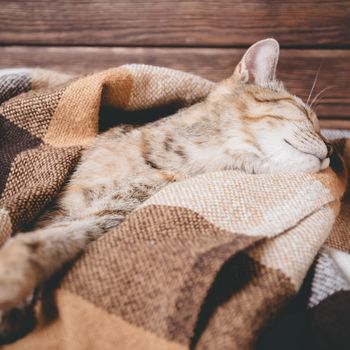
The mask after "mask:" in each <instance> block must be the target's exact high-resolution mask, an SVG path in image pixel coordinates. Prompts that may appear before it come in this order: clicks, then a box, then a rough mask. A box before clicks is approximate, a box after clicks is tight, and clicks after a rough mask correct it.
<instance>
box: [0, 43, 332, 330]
mask: <svg viewBox="0 0 350 350" xmlns="http://www.w3.org/2000/svg"><path fill="white" fill-rule="evenodd" d="M278 56H279V45H278V43H277V41H276V40H274V39H266V40H262V41H259V42H257V43H256V44H254V45H253V46H251V47H250V48H249V49H248V50H247V52H246V53H245V55H244V56H243V58H242V60H241V61H240V63H239V64H238V65H237V67H236V69H235V71H234V73H233V75H232V76H231V77H229V78H228V79H226V80H224V81H222V82H220V83H218V84H216V86H215V87H214V88H213V90H212V91H211V93H210V94H209V96H208V97H207V98H206V99H205V100H203V101H202V102H199V103H197V104H195V105H193V106H191V107H188V108H184V109H182V110H180V111H178V112H177V113H176V114H174V115H172V116H170V117H166V118H163V119H161V120H158V121H155V122H152V123H149V124H146V125H144V126H141V127H135V128H132V127H130V126H126V125H122V126H118V127H115V128H113V129H111V130H109V131H108V132H106V133H104V134H102V135H100V136H99V137H98V138H97V139H96V142H95V144H94V145H93V146H92V147H91V148H90V149H88V150H86V151H85V153H84V154H83V156H82V158H81V161H80V163H79V165H78V167H77V169H76V170H75V172H74V174H73V175H72V177H71V179H70V182H69V183H68V184H67V185H66V186H65V188H64V190H63V192H62V194H61V195H60V197H59V198H58V201H57V206H58V210H56V211H54V212H52V213H51V214H50V215H49V216H48V217H47V218H46V219H45V220H42V221H41V222H40V224H39V226H38V227H37V228H36V229H35V231H33V232H30V233H25V234H17V235H16V236H15V237H13V238H11V239H10V240H8V242H7V243H6V244H5V246H4V247H3V248H2V249H1V251H0V309H1V310H3V314H2V325H0V332H1V331H2V332H3V333H7V332H11V331H13V329H11V327H12V326H13V327H15V326H17V325H15V323H16V322H13V323H14V324H13V325H10V326H9V319H10V317H9V316H8V315H11V310H13V308H15V307H18V305H21V303H23V302H24V301H25V300H26V299H27V298H28V296H30V295H31V293H32V292H33V290H34V289H35V288H36V286H37V285H38V284H40V283H41V282H43V281H45V280H46V279H48V278H49V277H50V276H51V275H52V274H53V273H54V272H55V271H57V270H58V269H60V268H61V267H62V266H63V265H64V264H65V263H67V262H68V261H70V260H72V259H74V258H75V257H76V256H77V255H78V254H79V253H81V252H82V251H83V250H84V248H85V247H86V245H87V244H88V243H89V242H91V241H92V240H95V239H96V238H98V237H99V236H100V235H101V234H103V233H104V232H105V231H106V230H108V229H110V228H112V227H115V226H117V225H118V224H119V223H120V222H122V221H123V220H124V218H125V216H126V215H127V214H128V213H130V212H131V211H132V210H134V209H135V208H137V207H138V206H139V205H140V204H141V203H142V202H144V201H145V200H146V199H147V198H149V197H150V196H151V195H152V194H154V193H155V192H157V191H159V190H160V189H161V188H162V187H164V186H166V185H167V184H169V183H170V182H173V181H179V180H183V179H186V178H188V177H191V176H195V175H197V174H201V173H205V172H209V171H217V170H226V169H238V170H242V171H244V172H247V173H276V172H288V173H291V172H318V171H320V170H323V169H325V168H327V167H328V165H329V148H328V147H327V145H326V143H325V141H324V140H323V138H322V136H321V135H320V128H319V124H318V120H317V117H316V115H315V113H314V112H313V111H312V110H311V108H310V107H309V106H308V105H307V104H305V103H304V102H303V101H302V100H301V99H300V98H298V97H296V96H294V95H292V94H290V93H289V92H288V91H287V90H286V89H285V88H284V87H283V85H282V83H281V82H279V81H277V80H276V79H275V71H276V66H277V61H278ZM13 327H12V328H13Z"/></svg>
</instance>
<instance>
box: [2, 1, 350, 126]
mask: <svg viewBox="0 0 350 350" xmlns="http://www.w3.org/2000/svg"><path fill="white" fill-rule="evenodd" d="M266 37H274V38H276V39H277V40H278V41H279V42H280V44H281V47H282V53H281V58H280V64H279V69H278V72H279V78H280V79H282V80H283V81H284V82H285V83H286V85H287V87H288V88H289V89H290V90H291V91H292V92H294V93H296V94H298V95H300V96H301V97H303V98H306V97H307V96H308V94H309V91H310V88H311V86H312V83H313V80H314V78H315V75H316V73H317V71H318V70H320V73H319V77H318V81H317V85H316V89H315V93H317V92H319V91H321V90H322V89H323V88H326V87H328V90H327V91H326V92H325V93H324V95H323V98H322V100H321V103H320V106H319V107H318V109H317V113H318V115H319V116H320V117H321V118H322V120H323V125H327V126H328V125H331V126H332V127H337V126H343V127H348V128H350V1H323V0H291V1H287V0H279V1H275V0H262V1H258V0H216V1H206V0H202V1H199V0H198V1H182V0H180V1H176V0H149V1H145V0H143V1H141V0H136V1H132V0H114V1H113V0H59V1H58V0H57V1H50V0H45V1H44V0H17V1H7V0H0V68H5V67H6V68H7V67H20V66H30V67H33V66H34V67H36V66H39V67H47V68H54V69H60V70H65V71H70V72H87V71H91V70H99V69H103V68H107V67H112V66H118V65H120V64H124V63H133V62H136V63H146V64H155V65H161V66H168V67H173V68H178V69H182V70H185V71H189V72H193V73H197V74H200V75H202V76H204V77H206V78H209V79H213V80H220V79H222V78H224V77H226V76H228V75H230V74H231V72H232V71H233V69H234V66H235V64H236V63H237V62H238V61H239V58H240V56H241V55H242V53H243V52H244V49H245V48H247V47H248V46H249V45H251V44H252V43H253V42H255V41H257V40H260V39H263V38H266ZM348 120H349V121H348Z"/></svg>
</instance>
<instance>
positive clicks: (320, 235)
mask: <svg viewBox="0 0 350 350" xmlns="http://www.w3.org/2000/svg"><path fill="white" fill-rule="evenodd" d="M212 84H213V83H211V82H209V81H207V80H205V79H202V78H200V77H197V76H193V75H191V74H187V73H183V72H179V71H175V70H170V69H166V68H159V67H151V66H144V65H127V66H122V67H120V68H116V69H110V70H106V71H103V72H100V73H96V74H92V75H88V76H84V77H78V78H77V77H74V78H72V77H70V76H68V75H65V74H59V73H55V72H50V71H45V70H38V69H36V70H25V69H24V70H3V71H0V101H1V106H0V162H1V168H0V242H4V241H5V240H6V239H7V238H8V237H9V236H10V235H12V234H14V233H15V232H16V231H18V230H19V229H23V228H28V227H30V225H31V223H32V222H33V221H35V220H36V218H37V217H38V216H39V215H40V213H41V212H42V211H43V210H44V209H45V208H46V207H47V205H48V204H49V203H50V202H51V201H52V200H53V199H54V198H55V196H56V195H57V193H58V192H59V190H60V188H61V186H62V185H63V184H64V182H65V181H66V180H67V178H68V177H69V174H70V173H71V172H72V171H73V169H74V166H75V165H76V163H77V161H78V160H79V156H80V153H81V151H82V149H83V148H85V147H88V146H89V144H90V143H91V141H92V140H93V139H94V137H95V136H96V134H97V133H98V131H99V128H100V129H101V128H103V125H102V123H101V120H104V122H105V123H107V124H108V125H110V124H113V123H118V122H120V121H122V120H123V121H125V119H128V118H130V120H132V121H133V122H135V121H136V122H139V121H140V119H142V118H145V116H146V118H149V119H152V118H155V117H157V116H158V115H159V114H162V113H163V114H166V113H168V112H169V109H167V108H168V107H169V106H170V107H171V106H172V107H171V108H174V106H176V107H178V106H181V105H187V104H191V103H194V102H196V101H198V100H200V99H202V98H203V97H205V96H206V95H207V94H208V92H209V91H210V89H211V87H212ZM170 107H169V108H170ZM171 108H170V109H171ZM106 110H107V113H106ZM132 111H134V112H132ZM167 111H168V112H167ZM330 136H331V135H330ZM335 136H336V135H335ZM349 147H350V143H349V142H348V141H347V140H346V138H342V139H338V140H337V141H336V149H337V153H336V154H335V155H334V157H333V159H332V162H331V163H332V169H330V168H329V169H326V170H325V171H323V172H321V173H318V174H305V175H287V174H284V175H248V174H243V173H240V172H236V171H225V172H214V173H208V174H204V175H200V176H197V177H194V178H191V179H189V180H186V181H183V182H179V183H174V184H171V185H169V186H167V187H166V188H164V189H163V190H161V191H160V192H158V193H157V194H156V195H154V196H153V197H151V198H150V199H149V200H148V201H146V202H145V203H144V205H143V206H142V207H141V208H139V209H138V210H136V211H135V212H133V213H132V214H131V215H130V216H129V217H128V218H127V220H126V221H124V222H123V223H122V224H121V225H120V226H119V227H117V228H115V229H113V230H111V231H110V232H108V233H106V234H105V235H104V236H103V237H101V238H100V239H99V240H97V241H95V242H93V243H92V244H90V245H89V247H88V249H87V251H86V252H85V254H84V255H83V256H82V257H80V258H79V259H78V260H77V261H76V262H75V263H74V264H72V266H71V267H70V268H68V269H66V270H65V271H62V273H60V274H59V276H56V277H55V278H54V279H53V280H52V281H50V283H49V286H48V288H47V290H46V292H45V293H44V295H43V298H42V300H41V301H40V302H39V303H38V305H37V307H36V314H37V318H38V324H37V326H36V328H35V329H34V331H33V332H32V333H30V334H29V335H28V336H26V337H25V338H23V339H21V340H19V341H17V342H16V343H14V344H11V345H8V346H4V349H8V350H10V349H13V350H15V349H21V350H23V349H39V350H40V349H43V350H44V349H45V350H46V349H70V350H72V349H103V350H108V349H113V350H115V349H123V350H136V349H142V350H147V349H149V350H157V349H159V350H160V349H174V350H175V349H176V350H180V349H220V350H225V349H239V350H244V349H253V348H259V349H274V348H276V349H288V348H289V346H291V347H290V348H293V349H295V348H296V347H292V346H293V345H295V344H297V345H298V346H299V347H297V348H298V349H302V346H304V345H305V346H308V347H306V348H308V349H311V348H315V349H329V348H336V349H343V348H344V349H345V348H348V346H349V344H350V342H348V343H346V340H349V339H346V338H349V332H348V331H347V325H348V324H349V315H350V312H349V311H350V310H348V309H349V305H350V302H349V301H350V292H349V290H350V255H349V253H350V240H349V236H348V234H349V227H350V215H349V214H350V202H349V198H350V197H349V194H348V193H346V184H347V164H349V155H350V148H349ZM344 193H345V195H344ZM342 197H343V200H341V198H342ZM344 344H348V345H347V347H345V346H346V345H344Z"/></svg>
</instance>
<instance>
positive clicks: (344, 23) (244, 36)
mask: <svg viewBox="0 0 350 350" xmlns="http://www.w3.org/2000/svg"><path fill="white" fill-rule="evenodd" d="M349 23H350V1H349V0H342V1H335V0H334V1H331V0H288V1H280V0H279V1H276V0H263V1H257V0H216V1H208V0H195V1H187V0H177V1H175V0H172V1H171V0H148V1H146V0H133V1H130V0H90V1H86V0H60V1H48V0H25V1H24V0H22V1H13V0H2V1H1V11H0V43H2V44H42V45H47V44H50V45H90V46H99V45H110V46H113V45H114V46H137V45H138V46H162V45H165V46H174V45H175V46H215V47H218V46H225V47H226V46H237V45H241V46H243V45H244V46H247V45H250V44H252V43H253V42H255V41H257V40H259V39H262V38H265V37H270V36H272V37H275V38H276V39H278V40H279V41H280V42H281V43H282V44H283V45H291V46H308V47H311V46H312V47H319V46H322V45H323V46H324V45H326V46H328V47H331V46H333V47H336V46H337V47H340V46H341V47H345V46H347V47H349V46H350V25H349Z"/></svg>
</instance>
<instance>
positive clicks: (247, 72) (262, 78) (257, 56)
mask: <svg viewBox="0 0 350 350" xmlns="http://www.w3.org/2000/svg"><path fill="white" fill-rule="evenodd" d="M279 51H280V50H279V44H278V42H277V41H276V40H275V39H265V40H261V41H258V42H257V43H255V44H254V45H252V46H251V47H250V48H249V49H248V50H247V51H246V53H245V54H244V56H243V58H242V59H241V61H240V62H239V64H238V65H237V67H236V69H235V71H234V73H233V76H232V78H234V79H235V80H240V81H242V82H245V83H254V84H258V85H263V84H265V83H267V82H269V81H271V80H274V79H275V75H276V67H277V63H278V57H279Z"/></svg>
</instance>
